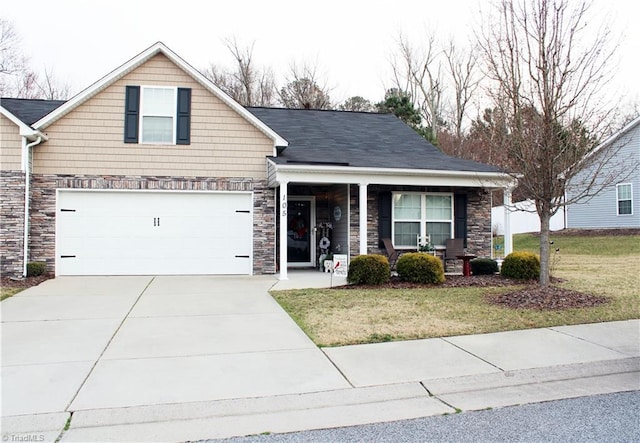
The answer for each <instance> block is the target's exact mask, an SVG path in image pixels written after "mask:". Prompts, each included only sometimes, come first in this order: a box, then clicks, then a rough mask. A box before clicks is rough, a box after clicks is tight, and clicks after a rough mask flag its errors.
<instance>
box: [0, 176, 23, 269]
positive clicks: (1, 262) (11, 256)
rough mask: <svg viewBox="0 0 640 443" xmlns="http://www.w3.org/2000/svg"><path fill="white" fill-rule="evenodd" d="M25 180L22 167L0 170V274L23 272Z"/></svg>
mask: <svg viewBox="0 0 640 443" xmlns="http://www.w3.org/2000/svg"><path fill="white" fill-rule="evenodd" d="M24 180H25V173H24V172H22V171H0V189H2V192H1V194H0V275H1V276H2V277H20V276H22V272H23V268H24V263H23V257H22V255H23V247H24V246H23V245H24V242H23V239H24V185H25V183H24Z"/></svg>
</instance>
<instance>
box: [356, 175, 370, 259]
mask: <svg viewBox="0 0 640 443" xmlns="http://www.w3.org/2000/svg"><path fill="white" fill-rule="evenodd" d="M359 186H360V190H359V193H358V194H359V197H360V200H359V206H358V208H359V210H360V255H366V254H367V237H368V236H367V183H360V185H359Z"/></svg>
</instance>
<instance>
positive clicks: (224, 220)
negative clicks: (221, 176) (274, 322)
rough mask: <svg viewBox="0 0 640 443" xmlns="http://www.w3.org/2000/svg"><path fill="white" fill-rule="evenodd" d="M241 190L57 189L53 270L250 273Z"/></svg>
mask: <svg viewBox="0 0 640 443" xmlns="http://www.w3.org/2000/svg"><path fill="white" fill-rule="evenodd" d="M251 202H252V196H251V194H248V193H231V192H220V193H206V192H193V193H191V192H161V191H158V192H128V191H68V190H67V191H59V192H58V207H57V214H56V271H57V274H58V275H162V274H164V275H172V274H250V273H251V270H252V267H251V264H252V255H253V254H252V243H253V242H252V238H253V236H252V232H253V211H252V210H251V208H252V204H251Z"/></svg>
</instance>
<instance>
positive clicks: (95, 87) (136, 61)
mask: <svg viewBox="0 0 640 443" xmlns="http://www.w3.org/2000/svg"><path fill="white" fill-rule="evenodd" d="M158 54H163V55H164V56H165V57H167V58H168V59H169V60H171V61H172V62H173V63H175V64H176V65H177V66H178V67H179V68H181V69H182V70H183V71H185V72H186V73H187V74H189V75H190V76H191V77H192V78H193V79H194V80H195V81H197V82H198V83H199V84H200V85H202V86H203V87H204V88H205V89H207V90H208V91H209V92H211V93H212V94H213V95H214V96H216V97H217V98H219V99H220V100H221V101H222V102H224V103H225V104H226V105H227V106H229V107H230V108H231V109H233V110H234V111H236V112H237V113H238V114H240V116H242V117H244V118H245V119H246V120H247V121H249V123H251V124H252V125H254V126H255V127H256V128H257V129H258V130H260V131H261V132H262V133H264V134H265V135H266V136H267V137H269V138H270V139H271V140H273V142H274V145H275V146H287V141H286V140H285V139H284V138H282V137H281V136H280V135H279V134H277V133H276V132H274V131H273V129H271V128H269V127H268V126H267V125H265V124H264V123H263V122H261V121H260V120H259V119H257V118H256V117H255V116H254V115H253V114H251V113H250V112H248V111H247V110H246V109H245V108H244V107H243V106H242V105H240V104H239V103H237V102H236V101H235V100H233V99H232V98H231V97H229V96H228V95H227V94H225V93H224V92H223V91H222V90H221V89H220V88H218V87H217V86H216V85H215V84H213V82H211V80H209V79H208V78H206V77H205V76H204V75H202V74H201V73H200V72H199V71H198V70H197V69H195V68H194V67H193V66H191V65H190V64H188V63H187V62H186V61H184V60H183V59H182V58H180V57H179V56H178V55H177V54H176V53H175V52H173V51H172V50H170V49H169V48H168V47H167V46H165V45H164V43H162V42H157V43H155V44H154V45H152V46H150V47H149V48H147V49H146V50H144V51H143V52H141V53H140V54H138V55H136V56H135V57H133V58H132V59H130V60H129V61H127V62H126V63H124V64H123V65H121V66H119V67H118V68H116V69H115V70H113V71H111V72H110V73H109V74H107V75H106V76H104V77H102V78H101V79H100V80H98V81H97V82H95V83H94V84H92V85H91V86H89V87H88V88H86V89H85V90H83V91H81V92H80V93H78V94H76V95H75V96H74V97H73V98H71V99H70V100H69V101H67V102H65V103H64V104H62V105H61V106H59V107H58V108H56V109H55V110H53V111H52V112H50V113H48V114H46V115H45V116H43V117H41V118H40V119H38V120H37V121H35V122H33V127H34V128H36V129H43V128H45V127H47V126H49V125H51V124H52V123H54V122H55V121H57V120H58V119H60V118H62V117H63V116H64V115H66V114H68V113H69V112H71V111H72V110H73V109H75V108H76V107H78V106H79V105H81V104H82V103H84V102H86V101H87V100H89V99H90V98H91V97H93V96H95V95H96V94H98V93H99V92H100V91H102V90H104V89H105V88H107V87H108V86H109V85H111V84H112V83H114V82H115V81H117V80H118V79H120V78H122V77H124V76H125V75H126V74H128V73H129V72H131V71H133V70H134V69H136V68H137V67H138V66H140V65H142V64H143V63H145V62H146V61H148V60H150V59H151V58H152V57H155V56H156V55H158Z"/></svg>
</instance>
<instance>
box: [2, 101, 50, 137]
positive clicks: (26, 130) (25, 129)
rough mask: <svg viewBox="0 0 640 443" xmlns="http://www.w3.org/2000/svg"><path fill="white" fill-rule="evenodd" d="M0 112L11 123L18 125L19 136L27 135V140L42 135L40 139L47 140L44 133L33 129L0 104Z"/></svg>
mask: <svg viewBox="0 0 640 443" xmlns="http://www.w3.org/2000/svg"><path fill="white" fill-rule="evenodd" d="M0 114H2V115H4V116H5V117H6V118H7V119H9V120H10V121H11V122H12V123H14V124H15V125H16V126H18V129H19V133H20V136H21V137H27V139H28V140H36V139H37V138H38V137H42V139H44V140H47V136H46V135H45V134H43V133H42V132H40V131H38V130H37V129H33V128H32V127H31V126H29V125H27V124H26V123H25V122H23V121H22V120H20V119H19V118H18V117H16V116H15V115H14V114H13V113H12V112H11V111H9V110H7V109H6V108H4V107H2V106H0Z"/></svg>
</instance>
